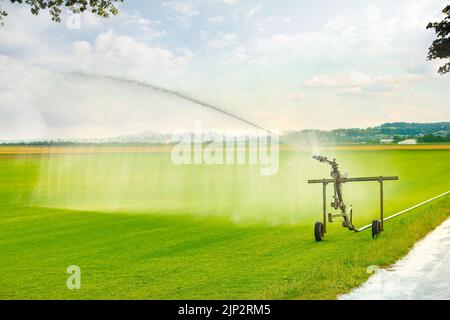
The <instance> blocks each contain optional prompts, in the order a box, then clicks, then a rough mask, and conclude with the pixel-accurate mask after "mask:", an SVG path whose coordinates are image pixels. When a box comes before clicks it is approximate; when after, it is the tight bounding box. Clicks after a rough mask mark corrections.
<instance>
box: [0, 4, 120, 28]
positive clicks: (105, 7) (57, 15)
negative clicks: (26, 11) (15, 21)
mask: <svg viewBox="0 0 450 320" xmlns="http://www.w3.org/2000/svg"><path fill="white" fill-rule="evenodd" d="M9 1H10V2H11V3H14V4H25V5H27V6H29V7H31V8H30V11H31V13H32V14H34V15H38V14H39V13H40V12H41V11H48V12H49V13H50V16H51V19H52V20H53V21H55V22H61V14H62V10H63V9H64V8H67V9H68V10H69V11H71V12H72V13H82V12H85V11H90V12H92V13H94V14H96V15H97V16H100V17H103V18H108V17H109V16H110V15H116V14H117V13H118V12H119V10H118V5H119V3H121V2H123V0H9ZM7 15H8V13H7V12H6V11H5V10H2V9H1V7H0V23H2V22H3V21H2V19H3V18H4V17H6V16H7Z"/></svg>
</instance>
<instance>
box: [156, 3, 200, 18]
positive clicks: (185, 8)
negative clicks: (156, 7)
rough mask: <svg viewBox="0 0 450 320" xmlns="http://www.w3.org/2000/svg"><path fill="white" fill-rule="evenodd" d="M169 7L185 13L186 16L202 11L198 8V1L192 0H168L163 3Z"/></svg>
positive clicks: (179, 12) (182, 13)
mask: <svg viewBox="0 0 450 320" xmlns="http://www.w3.org/2000/svg"><path fill="white" fill-rule="evenodd" d="M163 4H164V5H165V6H167V7H168V8H170V9H172V10H173V11H175V12H176V13H178V14H181V15H184V16H189V17H191V16H195V15H198V14H199V13H200V11H199V10H197V8H196V7H197V6H196V2H194V1H191V0H183V1H168V2H164V3H163Z"/></svg>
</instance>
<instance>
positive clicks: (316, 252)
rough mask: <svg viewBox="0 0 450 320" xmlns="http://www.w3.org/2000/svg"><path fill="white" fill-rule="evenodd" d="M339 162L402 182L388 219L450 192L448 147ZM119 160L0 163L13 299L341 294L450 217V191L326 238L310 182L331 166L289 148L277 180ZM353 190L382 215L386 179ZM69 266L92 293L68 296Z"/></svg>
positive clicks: (1, 228) (4, 270)
mask: <svg viewBox="0 0 450 320" xmlns="http://www.w3.org/2000/svg"><path fill="white" fill-rule="evenodd" d="M337 156H338V159H342V161H343V163H345V166H344V165H343V166H342V167H343V170H344V169H345V167H347V168H349V169H351V170H352V171H351V174H350V176H356V175H373V174H375V175H379V174H380V173H385V174H386V175H387V174H389V175H393V174H398V175H399V176H400V181H398V182H393V185H391V186H389V187H387V193H388V194H387V199H386V206H387V210H388V213H392V212H394V211H395V210H398V209H402V208H405V207H406V206H408V205H412V204H414V203H417V202H420V201H423V200H425V199H426V198H427V197H428V198H429V197H431V196H433V195H437V194H439V193H442V192H444V191H447V190H448V189H450V188H449V183H448V181H450V180H449V178H450V170H449V169H450V165H449V164H450V152H449V151H442V150H441V151H430V150H427V151H398V150H395V151H370V152H369V151H352V152H340V153H337ZM117 157H118V156H113V157H112V158H111V156H108V157H107V158H102V157H101V156H90V158H86V157H81V156H67V157H50V158H49V157H13V158H11V157H3V158H2V157H0V179H1V180H0V181H1V189H0V205H1V207H0V298H1V299H28V298H29V299H88V298H93V299H122V298H129V299H197V298H198V299H224V298H227V299H231V298H240V299H259V298H271V299H272V298H274V299H333V298H336V296H337V295H338V294H340V293H344V292H347V291H348V290H350V289H351V288H353V287H355V286H357V285H359V284H361V283H362V282H363V281H365V280H366V279H367V277H368V276H369V275H368V274H367V273H366V269H367V267H368V266H370V265H378V266H387V265H389V264H392V263H393V262H395V261H396V260H397V259H398V258H400V257H401V256H403V255H405V254H406V253H407V252H408V250H409V249H410V248H411V246H412V245H413V244H414V243H415V242H416V241H417V240H418V239H420V238H422V237H423V236H424V235H425V234H427V233H428V232H429V231H430V230H432V229H433V228H434V227H436V226H437V225H438V224H439V223H440V222H442V221H443V220H445V219H446V218H447V217H448V216H450V197H445V198H442V199H440V200H437V201H435V202H433V203H431V204H429V205H426V206H423V207H421V208H420V209H417V210H415V211H413V212H411V213H410V214H407V215H404V216H401V217H399V218H396V219H393V220H391V221H389V222H387V223H386V231H385V232H384V233H383V234H382V236H381V237H380V238H379V239H377V240H375V241H374V240H372V239H371V237H370V231H369V230H367V231H364V232H361V233H352V232H349V231H347V230H345V229H343V228H342V227H340V223H339V222H337V223H335V224H333V225H331V226H330V228H329V232H328V233H327V235H326V241H324V242H322V243H316V242H315V241H314V240H313V228H312V227H313V222H314V221H315V220H318V219H320V208H321V204H320V202H318V199H319V200H320V188H316V187H315V186H308V185H306V186H305V183H304V179H305V178H308V177H310V178H315V177H317V174H320V176H319V177H321V176H327V174H328V171H329V169H328V168H327V167H323V166H321V165H320V164H315V163H314V162H311V163H310V162H308V166H311V170H310V171H308V170H306V171H305V170H303V171H302V172H299V171H301V170H300V169H301V168H300V166H303V159H306V156H304V155H298V154H296V153H290V152H289V153H286V154H284V155H283V156H282V159H281V163H280V173H279V175H277V176H275V177H272V178H269V179H272V180H270V181H264V180H260V179H262V178H261V177H260V176H259V175H257V174H255V172H254V171H253V170H252V169H248V168H247V169H245V170H244V169H236V171H234V169H230V168H223V169H222V168H221V167H214V168H211V169H209V168H206V169H205V168H200V167H196V168H171V167H170V168H169V167H168V166H170V165H167V166H166V165H164V163H165V162H164V161H163V160H162V159H163V158H164V155H158V158H155V156H154V155H151V156H148V157H147V158H142V157H140V156H139V157H137V156H130V155H128V156H127V155H125V156H120V158H117ZM161 157H162V158H161ZM58 161H61V162H58ZM62 161H64V163H63V162H62ZM305 161H306V160H305ZM145 164H147V166H146V165H145ZM113 168H115V170H109V169H113ZM145 168H147V169H145ZM143 170H144V171H143ZM145 170H147V171H145ZM190 170H193V171H194V173H195V174H193V173H191V172H190ZM86 172H87V173H89V175H87V174H86ZM95 172H97V173H98V175H96V174H95ZM108 172H109V174H108ZM139 172H140V174H139ZM155 172H157V174H156V173H155ZM353 172H354V174H352V173H353ZM246 175H247V176H246ZM127 177H128V179H125V178H127ZM167 177H170V179H169V178H167ZM177 177H178V178H179V180H178V181H177ZM100 178H101V179H100ZM103 179H107V183H104V182H103ZM147 179H150V180H152V182H153V183H148V182H147ZM298 179H302V181H298V182H297V184H295V181H297V180H298ZM128 180H130V181H128ZM180 180H181V182H180ZM119 181H120V183H121V184H122V185H119V186H117V185H114V183H118V182H119ZM170 181H173V182H172V190H170V189H171V188H170V186H169V185H168V184H169V183H170ZM138 182H139V183H138ZM111 184H112V185H111ZM205 185H206V186H208V187H204V186H205ZM93 186H96V188H94V187H93ZM233 186H235V187H234V189H233V190H229V189H230V188H231V187H233ZM147 187H148V188H147ZM346 187H347V186H346ZM248 188H253V194H257V195H258V197H256V196H254V197H253V198H250V199H249V197H251V195H252V192H251V190H247V189H248ZM196 189H197V190H196ZM283 189H285V191H283ZM143 190H144V191H143ZM221 190H223V191H222V192H220V191H221ZM196 191H197V192H196ZM346 191H347V195H348V196H349V200H351V201H352V204H354V206H355V214H357V215H358V218H357V219H358V220H357V222H359V223H360V224H362V223H366V222H370V220H371V219H372V218H374V217H376V209H377V207H376V204H377V200H378V199H377V195H378V194H377V185H376V184H375V185H374V186H368V187H350V186H348V188H346ZM372 192H374V193H373V194H372ZM155 193H156V194H157V197H156V196H154V194H155ZM108 195H109V196H110V197H111V196H113V198H114V199H115V201H114V199H111V201H112V202H113V203H114V207H112V206H111V205H110V203H106V202H105V201H107V200H108ZM264 195H266V196H265V197H264ZM295 196H297V198H296V197H295ZM240 197H242V198H240ZM364 197H365V198H364ZM309 198H311V199H309ZM127 199H128V200H129V201H128V200H127ZM158 199H161V202H158V201H157V200H158ZM193 199H195V201H194V200H193ZM202 199H203V201H202ZM103 202H105V203H104V207H105V209H102V203H103ZM183 203H184V205H183ZM128 204H130V208H128V209H127V205H128ZM269 204H270V205H269ZM183 207H184V209H183ZM216 208H219V209H218V210H215V209H216ZM183 211H185V212H183ZM247 211H250V212H247ZM236 212H239V215H237V213H236ZM278 212H279V215H278V216H276V217H273V215H276V214H277V213H278ZM69 265H78V266H80V268H81V272H82V276H81V278H82V288H81V290H68V289H67V288H66V279H67V277H68V275H67V274H66V268H67V266H69Z"/></svg>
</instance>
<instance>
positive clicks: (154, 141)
mask: <svg viewBox="0 0 450 320" xmlns="http://www.w3.org/2000/svg"><path fill="white" fill-rule="evenodd" d="M381 139H393V140H394V142H397V141H400V140H404V139H418V140H419V142H450V122H435V123H408V122H391V123H384V124H382V125H380V126H376V127H371V128H366V129H360V128H351V129H335V130H331V131H324V130H300V131H289V132H285V133H284V134H283V135H282V136H281V137H280V140H281V142H282V143H285V144H290V143H294V144H299V143H316V142H320V143H332V144H334V143H338V144H339V143H379V142H380V140H381ZM170 143H173V141H171V135H170V134H162V133H158V132H153V131H145V132H141V133H138V134H131V135H122V136H117V137H111V138H104V139H54V140H27V141H0V144H3V145H4V144H8V145H79V144H82V145H98V144H106V145H124V144H126V145H143V144H144V145H160V144H170Z"/></svg>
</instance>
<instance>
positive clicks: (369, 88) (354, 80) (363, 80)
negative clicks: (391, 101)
mask: <svg viewBox="0 0 450 320" xmlns="http://www.w3.org/2000/svg"><path fill="white" fill-rule="evenodd" d="M420 80H423V78H422V77H421V76H418V75H415V74H410V73H406V74H403V75H381V76H370V75H367V74H364V73H362V72H359V71H350V72H349V73H347V74H338V75H317V76H314V77H312V78H310V79H308V80H306V81H304V82H303V86H305V87H309V88H338V89H339V91H338V93H339V94H348V95H357V94H362V93H375V94H376V93H384V92H389V91H392V90H394V89H398V88H401V87H402V86H404V85H407V84H411V83H414V82H418V81H420Z"/></svg>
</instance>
